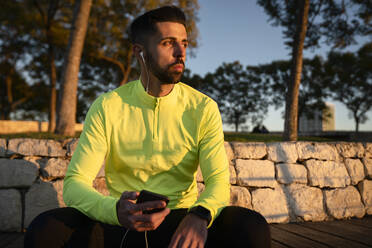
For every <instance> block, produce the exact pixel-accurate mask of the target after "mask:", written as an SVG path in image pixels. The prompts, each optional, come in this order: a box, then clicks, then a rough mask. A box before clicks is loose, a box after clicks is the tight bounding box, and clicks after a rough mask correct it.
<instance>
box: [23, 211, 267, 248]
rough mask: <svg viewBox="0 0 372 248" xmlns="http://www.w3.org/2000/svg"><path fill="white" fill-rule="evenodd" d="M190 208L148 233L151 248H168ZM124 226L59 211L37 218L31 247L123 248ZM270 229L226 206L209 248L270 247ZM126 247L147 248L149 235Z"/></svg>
mask: <svg viewBox="0 0 372 248" xmlns="http://www.w3.org/2000/svg"><path fill="white" fill-rule="evenodd" d="M186 213H187V209H177V210H172V211H171V212H170V214H169V215H168V216H167V217H166V218H165V220H164V221H163V223H162V224H161V225H160V226H159V227H158V228H157V229H156V230H154V231H148V232H147V240H148V244H149V248H156V247H167V246H168V244H169V242H170V240H171V238H172V235H173V233H174V232H175V230H176V228H177V226H178V224H179V223H180V222H181V220H182V218H183V217H184V216H185V215H186ZM125 232H126V229H125V228H124V227H120V226H113V225H109V224H105V223H102V222H98V221H94V220H91V219H90V218H88V217H87V216H86V215H84V214H82V213H81V212H80V211H78V210H76V209H74V208H58V209H53V210H49V211H47V212H44V213H42V214H40V215H39V216H37V217H36V218H35V219H34V220H33V221H32V223H31V224H30V226H29V227H28V229H27V232H26V235H25V246H24V247H25V248H29V247H38V248H43V247H80V248H83V247H110V248H111V247H113V248H119V247H120V244H121V241H122V238H123V236H124V234H125ZM270 244H271V238H270V229H269V225H268V224H267V222H266V220H265V218H264V217H262V215H260V214H259V213H257V212H255V211H251V210H249V209H246V208H241V207H226V208H224V210H223V211H222V212H221V214H220V215H219V216H218V217H217V219H216V220H215V221H214V223H213V225H212V226H211V227H210V228H209V229H208V238H207V242H206V247H229V248H230V247H231V248H232V247H239V248H242V247H260V248H265V247H270ZM123 247H127V248H128V247H135V248H137V247H140V248H141V247H145V233H144V232H136V231H132V230H130V231H129V232H128V234H127V236H126V238H125V242H124V244H123Z"/></svg>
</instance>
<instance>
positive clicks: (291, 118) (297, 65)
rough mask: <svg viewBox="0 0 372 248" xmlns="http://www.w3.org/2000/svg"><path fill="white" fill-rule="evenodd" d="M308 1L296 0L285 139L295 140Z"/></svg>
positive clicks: (286, 105)
mask: <svg viewBox="0 0 372 248" xmlns="http://www.w3.org/2000/svg"><path fill="white" fill-rule="evenodd" d="M309 3H310V0H298V5H299V7H300V11H299V15H298V16H297V29H296V33H295V37H294V43H293V50H292V68H291V82H289V85H288V91H287V96H286V104H285V121H284V133H283V139H284V140H286V141H296V140H297V131H298V130H297V129H298V126H297V124H298V123H297V118H298V93H299V92H298V91H299V87H300V82H301V73H302V51H303V48H304V41H305V36H306V30H307V19H308V12H309Z"/></svg>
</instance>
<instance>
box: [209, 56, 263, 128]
mask: <svg viewBox="0 0 372 248" xmlns="http://www.w3.org/2000/svg"><path fill="white" fill-rule="evenodd" d="M248 70H249V69H247V70H245V69H244V68H243V66H242V65H241V64H240V63H239V62H238V61H236V62H233V63H223V64H222V65H221V66H220V67H218V68H217V69H216V71H215V73H213V75H211V74H209V75H207V76H208V77H209V80H210V82H209V83H208V84H209V85H210V86H211V87H209V88H208V90H207V94H209V95H210V96H211V97H212V98H213V99H215V100H216V101H217V103H218V105H219V108H220V111H221V114H222V117H223V119H224V121H225V123H227V124H231V125H234V126H235V131H236V132H238V131H239V126H240V125H241V124H243V123H245V122H246V121H247V120H248V119H250V120H251V122H252V123H253V124H259V123H262V121H263V118H264V115H265V114H266V113H267V109H268V102H267V101H266V98H265V95H266V94H265V92H264V88H263V87H262V86H263V85H262V84H261V82H260V79H259V78H257V77H254V76H252V75H251V74H249V72H248Z"/></svg>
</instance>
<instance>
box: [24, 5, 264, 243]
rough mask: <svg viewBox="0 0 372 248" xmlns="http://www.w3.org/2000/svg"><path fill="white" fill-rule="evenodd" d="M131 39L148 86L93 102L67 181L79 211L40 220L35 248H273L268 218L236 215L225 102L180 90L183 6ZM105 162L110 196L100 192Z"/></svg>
mask: <svg viewBox="0 0 372 248" xmlns="http://www.w3.org/2000/svg"><path fill="white" fill-rule="evenodd" d="M130 34H131V38H132V42H133V49H134V54H135V56H136V58H137V60H138V61H139V64H140V67H141V77H140V80H137V81H133V82H130V83H128V84H126V85H124V86H121V87H119V88H117V89H116V90H114V91H112V92H109V93H106V94H104V95H102V96H100V97H99V98H98V99H97V100H96V101H95V102H94V103H93V105H92V106H91V108H90V110H89V112H88V114H87V117H86V120H85V123H84V130H83V132H82V134H81V136H80V140H79V144H78V147H77V149H76V150H75V153H74V155H73V157H72V159H71V162H70V165H69V168H68V171H67V173H66V177H65V181H64V192H63V193H64V200H65V203H66V204H67V205H68V206H69V208H62V209H55V210H51V211H48V212H46V213H43V214H41V215H40V216H38V217H37V218H36V219H35V220H34V221H33V223H32V224H31V226H30V228H29V230H28V232H27V234H26V237H25V244H26V245H25V247H62V246H65V245H66V246H68V247H85V246H86V247H144V246H145V245H146V246H147V245H148V246H149V247H171V248H175V247H204V245H205V246H206V247H269V246H270V242H271V241H270V233H269V229H268V225H267V223H266V221H265V219H264V218H263V217H262V216H261V215H259V214H258V213H256V212H254V211H250V210H248V209H244V208H239V207H226V205H227V204H228V203H229V197H230V189H229V169H228V161H227V158H226V153H225V149H224V139H223V132H222V122H221V117H220V113H219V111H218V107H217V104H216V103H215V102H214V101H213V100H211V99H210V98H209V97H207V96H205V95H203V94H202V93H200V92H198V91H196V90H194V89H192V88H191V87H189V86H187V85H185V84H183V83H180V82H179V80H180V78H181V76H182V73H183V71H184V62H185V58H186V48H187V45H188V40H187V33H186V24H185V15H184V13H183V12H182V11H181V10H180V9H178V8H176V7H174V6H166V7H162V8H159V9H155V10H152V11H149V12H147V13H145V14H144V15H142V16H140V17H138V18H137V19H136V20H134V21H133V23H132V25H131V27H130ZM103 160H105V162H106V167H105V174H106V183H107V187H108V189H109V191H110V196H103V195H101V194H100V193H98V192H97V191H95V190H94V189H93V188H92V186H91V185H92V181H93V180H94V178H95V177H96V175H97V173H98V171H99V169H100V165H101V164H102V161H103ZM198 164H200V168H201V171H202V174H203V178H204V181H205V189H204V191H203V192H202V193H201V195H200V197H197V196H198V192H197V184H196V179H195V175H196V171H197V167H198ZM143 189H145V190H149V191H153V192H156V193H160V194H162V195H165V196H167V197H169V199H170V201H169V204H168V206H167V207H166V203H165V202H164V201H149V202H144V203H136V199H137V197H138V196H139V191H141V190H143ZM158 208H160V209H161V211H160V212H156V213H152V214H145V213H143V211H146V210H152V209H158ZM47 232H49V234H46V233H47Z"/></svg>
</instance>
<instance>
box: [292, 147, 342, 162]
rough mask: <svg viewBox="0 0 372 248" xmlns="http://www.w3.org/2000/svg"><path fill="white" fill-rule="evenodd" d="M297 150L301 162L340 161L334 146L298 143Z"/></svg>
mask: <svg viewBox="0 0 372 248" xmlns="http://www.w3.org/2000/svg"><path fill="white" fill-rule="evenodd" d="M296 148H297V154H298V159H299V160H307V159H319V160H331V161H338V160H339V159H340V157H339V154H338V152H337V149H336V147H335V146H334V145H332V144H326V143H312V142H297V143H296Z"/></svg>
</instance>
